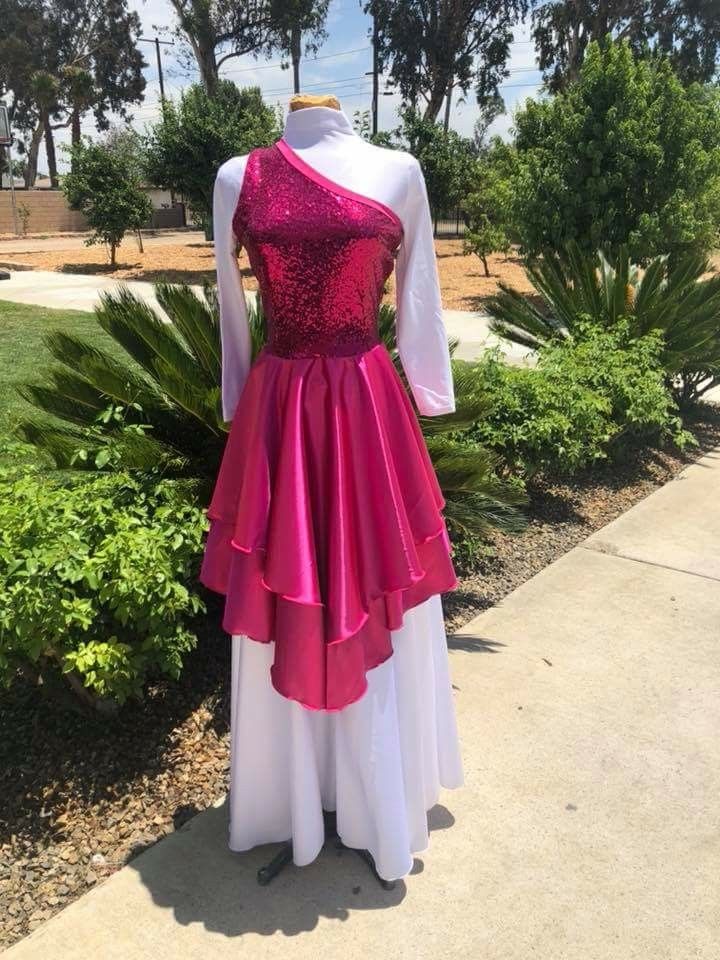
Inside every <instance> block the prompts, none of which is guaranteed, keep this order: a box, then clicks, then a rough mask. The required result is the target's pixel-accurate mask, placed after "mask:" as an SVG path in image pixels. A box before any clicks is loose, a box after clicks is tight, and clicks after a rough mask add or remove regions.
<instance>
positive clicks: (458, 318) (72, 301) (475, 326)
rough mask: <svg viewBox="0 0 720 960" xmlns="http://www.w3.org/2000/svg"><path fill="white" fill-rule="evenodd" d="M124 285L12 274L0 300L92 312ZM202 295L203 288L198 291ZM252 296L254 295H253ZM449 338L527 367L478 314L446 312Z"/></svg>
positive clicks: (146, 294)
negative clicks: (103, 297)
mask: <svg viewBox="0 0 720 960" xmlns="http://www.w3.org/2000/svg"><path fill="white" fill-rule="evenodd" d="M122 285H123V282H122V281H119V280H114V279H112V278H111V277H98V276H85V275H83V274H68V273H56V272H54V271H50V270H32V271H30V270H25V271H16V272H11V277H10V279H9V280H3V281H2V282H0V300H9V301H11V302H12V303H26V304H36V305H37V306H41V307H55V308H57V309H64V310H92V309H93V308H94V307H95V306H96V305H97V304H98V303H99V302H100V294H101V293H105V292H111V291H113V290H117V289H118V288H119V287H120V286H122ZM125 285H126V286H128V287H129V288H130V289H131V290H132V291H133V293H134V294H135V295H136V296H138V297H141V298H142V299H143V300H145V301H146V302H147V303H149V304H151V306H153V307H155V308H157V309H159V308H158V304H157V300H156V299H155V294H154V291H153V285H152V284H151V283H146V282H144V281H138V280H136V281H131V282H125ZM195 289H196V290H197V291H198V292H200V291H201V287H195ZM250 293H251V294H252V291H250ZM444 315H445V325H446V327H447V332H448V336H451V337H457V338H458V339H459V340H460V345H459V346H458V349H457V351H456V354H455V356H456V357H458V358H459V359H461V360H474V359H475V358H476V357H479V356H480V355H481V354H482V353H483V352H484V351H485V350H486V349H488V348H489V347H492V346H495V345H496V344H500V345H501V347H502V350H503V353H504V354H505V356H506V357H507V358H508V360H509V361H510V362H512V363H525V362H527V361H526V358H527V355H528V351H527V350H526V349H525V348H524V347H518V346H516V345H515V344H510V343H505V342H504V341H501V340H499V339H498V338H497V337H495V336H494V335H493V334H491V333H490V329H489V327H488V319H487V316H486V315H485V314H483V313H479V312H467V311H463V310H445V311H444Z"/></svg>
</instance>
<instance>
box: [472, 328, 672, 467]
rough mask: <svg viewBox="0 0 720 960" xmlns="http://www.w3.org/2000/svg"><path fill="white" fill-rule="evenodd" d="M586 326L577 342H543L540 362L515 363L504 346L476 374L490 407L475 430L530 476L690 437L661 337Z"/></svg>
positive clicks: (479, 438)
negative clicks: (671, 388) (665, 366)
mask: <svg viewBox="0 0 720 960" xmlns="http://www.w3.org/2000/svg"><path fill="white" fill-rule="evenodd" d="M579 329H580V330H581V331H582V336H581V337H578V339H577V340H568V341H566V342H564V343H562V342H559V343H555V344H552V345H547V346H545V347H543V348H542V349H541V351H540V358H539V363H538V366H537V367H536V368H524V367H512V366H509V365H507V364H506V363H504V362H503V361H502V359H501V358H500V354H499V350H495V351H492V352H490V353H488V354H487V355H486V356H485V357H483V359H482V360H481V361H480V362H479V363H478V364H477V367H476V376H477V378H478V385H479V386H480V388H481V389H482V390H483V391H484V392H485V393H486V395H487V396H488V397H489V398H490V400H491V407H490V409H489V411H488V413H487V415H486V416H485V417H484V418H483V419H482V420H479V421H478V422H477V423H476V424H474V425H473V427H472V428H471V429H470V431H469V436H470V437H472V439H474V440H477V441H478V442H480V443H481V444H483V445H485V446H487V447H489V448H490V449H491V450H495V451H498V452H501V453H502V455H503V457H504V459H505V461H506V462H507V464H508V466H509V468H510V469H513V470H517V469H520V470H521V471H523V473H525V474H527V475H532V474H535V473H537V472H539V471H542V472H546V473H550V472H553V473H558V474H566V475H568V474H573V473H576V472H577V471H578V470H580V469H582V468H584V467H588V466H590V465H592V464H593V463H595V462H596V461H599V460H601V459H604V458H607V457H610V456H619V455H620V453H621V452H622V451H623V450H624V449H626V448H627V447H628V446H629V445H631V444H638V443H641V442H647V441H650V440H656V441H662V440H665V439H667V438H671V439H672V440H674V441H675V442H676V443H678V444H681V445H682V444H684V443H687V442H688V441H689V439H690V438H689V435H688V434H687V433H685V431H683V429H682V426H681V424H680V421H679V419H678V417H677V416H676V413H675V408H674V404H673V402H672V400H671V398H670V396H669V395H668V393H667V391H666V389H665V386H664V383H663V371H662V367H661V364H660V361H659V354H660V351H661V344H660V340H659V338H658V337H657V336H656V335H650V336H647V337H642V338H640V339H637V340H633V339H632V338H631V337H630V336H629V333H628V326H627V323H626V322H618V324H617V326H616V327H615V328H613V329H612V330H598V329H597V327H596V326H595V325H593V324H592V323H589V322H586V323H585V324H584V325H582V326H580V327H579Z"/></svg>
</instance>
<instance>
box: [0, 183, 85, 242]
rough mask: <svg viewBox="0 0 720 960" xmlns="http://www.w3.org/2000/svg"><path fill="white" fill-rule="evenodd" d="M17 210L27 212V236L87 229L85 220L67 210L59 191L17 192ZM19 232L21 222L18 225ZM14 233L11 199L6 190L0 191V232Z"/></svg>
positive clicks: (72, 211) (73, 211)
mask: <svg viewBox="0 0 720 960" xmlns="http://www.w3.org/2000/svg"><path fill="white" fill-rule="evenodd" d="M15 198H16V199H17V204H18V207H20V205H21V204H25V206H26V207H27V208H28V210H29V211H30V216H29V217H28V222H27V230H28V233H65V232H67V233H72V232H74V231H80V230H87V223H86V221H85V217H84V216H83V215H82V214H81V213H77V212H76V211H75V210H69V209H68V206H67V203H66V202H65V197H64V196H63V195H62V193H60V191H59V190H16V191H15ZM18 226H19V228H20V230H21V231H22V221H20V222H19V223H18ZM12 232H13V214H12V197H11V193H10V191H9V190H0V233H12Z"/></svg>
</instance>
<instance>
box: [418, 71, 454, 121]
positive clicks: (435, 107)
mask: <svg viewBox="0 0 720 960" xmlns="http://www.w3.org/2000/svg"><path fill="white" fill-rule="evenodd" d="M448 82H449V81H448V80H445V79H444V80H437V79H436V80H435V82H434V83H433V86H432V89H431V90H430V99H429V101H428V105H427V107H425V113H424V115H423V117H424V119H425V120H430V121H432V123H435V121H436V120H437V118H438V114H439V113H440V111H441V110H442V105H443V101H444V100H445V96H446V95H447V91H448Z"/></svg>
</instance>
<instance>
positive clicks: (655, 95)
mask: <svg viewBox="0 0 720 960" xmlns="http://www.w3.org/2000/svg"><path fill="white" fill-rule="evenodd" d="M719 102H720V94H719V92H718V90H717V88H716V87H714V86H712V85H708V86H707V87H702V86H700V85H699V84H691V85H690V86H687V87H685V86H683V84H682V83H681V82H680V80H679V79H678V77H677V76H676V75H675V74H674V73H673V70H672V67H671V65H670V63H669V62H668V61H667V60H663V59H660V58H657V59H642V58H636V57H635V56H634V54H633V50H632V47H631V45H630V43H629V41H627V40H624V41H622V42H614V43H612V42H610V43H603V44H600V43H595V42H594V43H590V44H589V45H588V48H587V52H586V53H585V57H584V59H583V63H582V67H581V69H580V73H579V76H578V78H577V80H576V81H575V82H573V83H571V84H569V86H568V87H567V89H566V90H565V91H563V92H562V93H559V94H557V95H556V96H554V97H544V98H542V99H539V100H528V101H526V103H525V106H524V107H523V108H522V109H521V110H519V111H518V112H517V113H516V114H515V117H514V123H515V130H516V136H515V145H514V146H515V165H514V166H515V169H514V172H513V175H512V190H511V194H510V196H511V198H512V202H511V211H510V213H511V217H512V220H513V223H514V225H515V227H516V229H517V231H518V234H519V236H520V239H521V243H522V245H523V247H524V248H525V250H527V251H529V252H531V253H537V252H539V251H540V250H542V249H544V248H546V247H553V248H556V249H557V248H560V247H562V246H564V244H565V243H567V241H569V240H573V239H574V240H577V242H578V243H579V244H580V245H581V246H582V247H583V249H584V250H586V251H587V252H592V251H593V250H595V249H596V248H597V247H599V246H601V245H605V244H608V245H612V246H617V245H619V244H627V246H628V248H629V251H630V254H631V256H632V257H633V259H634V260H635V261H638V262H642V261H645V260H647V259H649V258H651V257H654V256H657V255H658V254H670V255H671V256H672V257H676V256H678V255H679V254H681V253H683V252H690V251H692V252H695V253H698V252H699V253H707V252H709V251H710V250H712V249H713V247H714V246H715V245H716V244H717V241H718V225H719V224H720V109H719Z"/></svg>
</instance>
